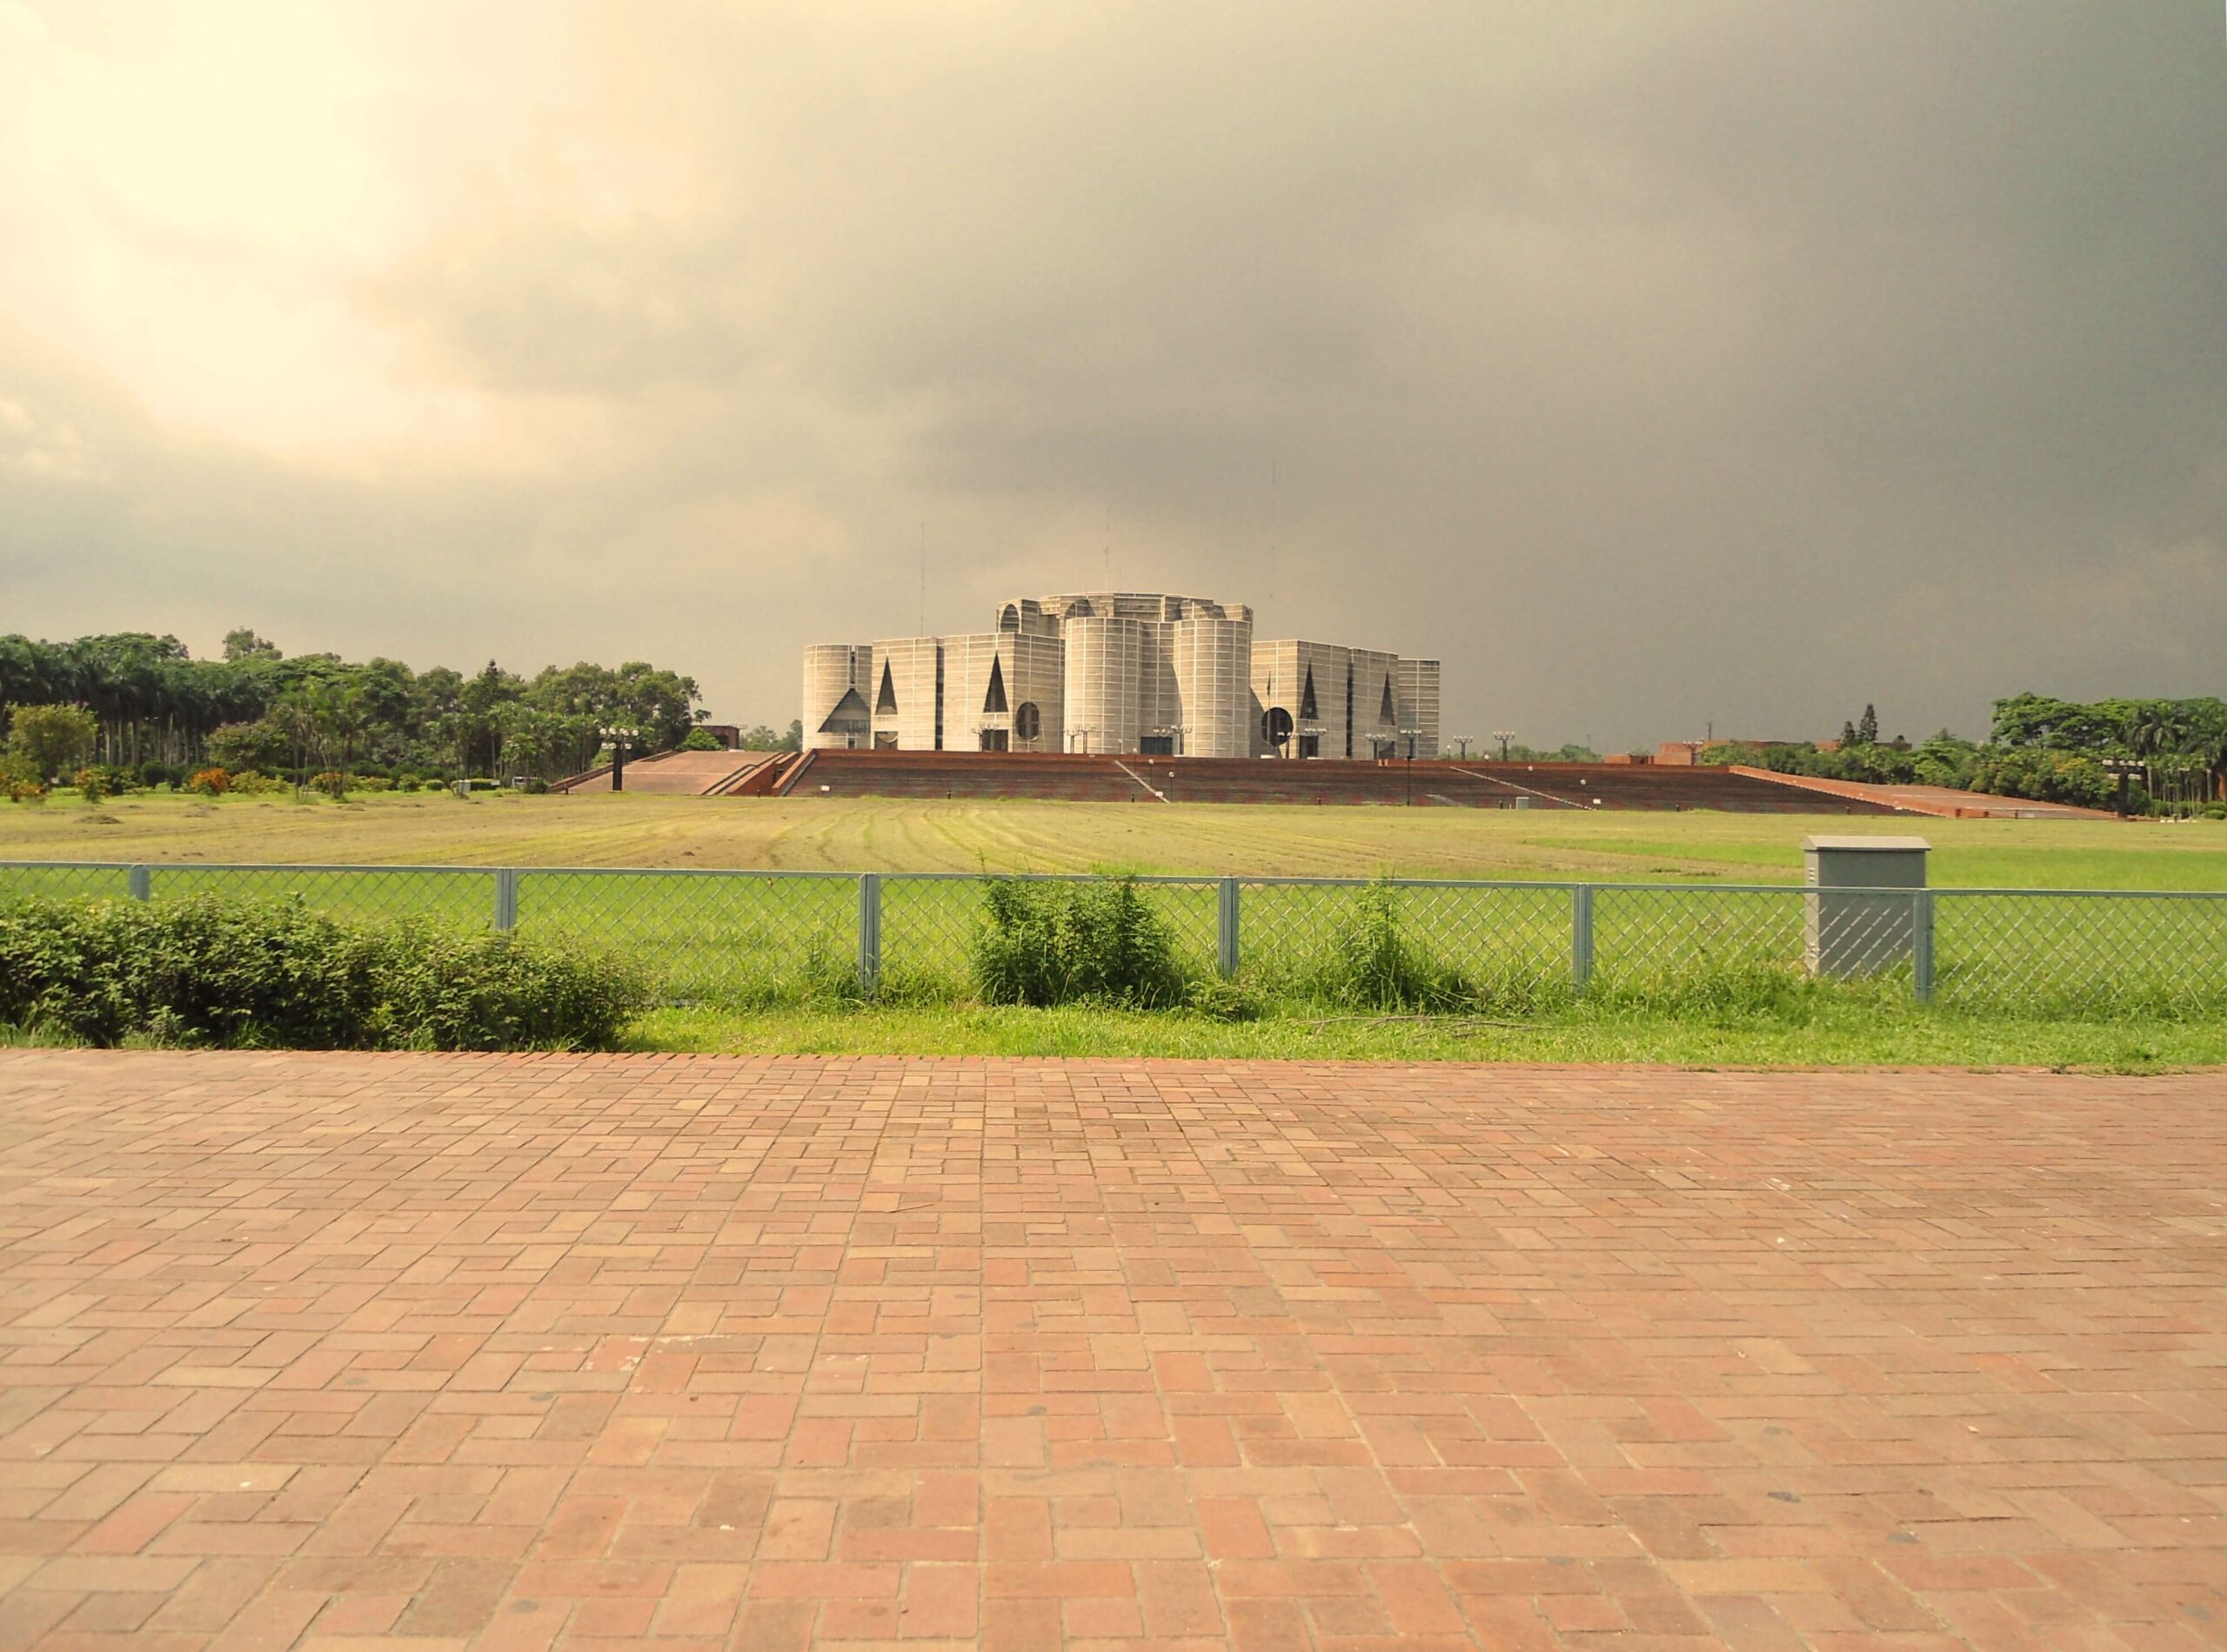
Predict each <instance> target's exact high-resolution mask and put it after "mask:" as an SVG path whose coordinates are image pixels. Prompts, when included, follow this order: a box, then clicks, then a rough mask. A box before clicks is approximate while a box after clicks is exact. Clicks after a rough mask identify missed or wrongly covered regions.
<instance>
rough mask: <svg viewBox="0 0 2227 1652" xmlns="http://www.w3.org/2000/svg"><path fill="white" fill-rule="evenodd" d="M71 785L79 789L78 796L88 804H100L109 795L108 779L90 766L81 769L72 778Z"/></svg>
mask: <svg viewBox="0 0 2227 1652" xmlns="http://www.w3.org/2000/svg"><path fill="white" fill-rule="evenodd" d="M70 785H72V786H76V787H77V795H78V796H79V797H81V798H83V799H85V801H86V802H88V803H98V802H99V801H100V800H101V799H103V798H104V797H106V796H107V795H108V794H109V792H108V782H107V779H106V777H104V775H103V774H102V773H101V772H100V771H99V770H98V769H97V768H93V767H90V766H87V767H85V768H82V769H79V770H78V771H77V773H76V774H75V775H74V776H72V777H71V779H70Z"/></svg>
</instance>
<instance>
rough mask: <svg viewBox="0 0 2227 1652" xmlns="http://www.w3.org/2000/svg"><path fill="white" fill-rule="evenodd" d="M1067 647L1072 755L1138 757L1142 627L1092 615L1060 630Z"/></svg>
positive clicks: (1068, 715) (1102, 615) (1068, 624)
mask: <svg viewBox="0 0 2227 1652" xmlns="http://www.w3.org/2000/svg"><path fill="white" fill-rule="evenodd" d="M1061 632H1062V634H1063V636H1064V637H1065V639H1066V641H1067V671H1066V677H1067V689H1066V692H1065V694H1064V695H1063V696H1062V698H1063V699H1065V701H1066V706H1065V712H1066V716H1067V750H1068V751H1070V752H1134V751H1135V750H1136V749H1137V698H1138V692H1139V687H1140V681H1141V679H1142V675H1143V670H1144V627H1143V624H1142V622H1141V621H1139V620H1135V619H1114V618H1112V617H1110V616H1107V615H1104V614H1093V615H1089V616H1087V617H1084V618H1080V619H1069V620H1068V621H1067V624H1066V625H1064V626H1063V627H1061Z"/></svg>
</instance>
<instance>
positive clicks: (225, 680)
mask: <svg viewBox="0 0 2227 1652" xmlns="http://www.w3.org/2000/svg"><path fill="white" fill-rule="evenodd" d="M701 699H702V696H701V694H700V692H699V690H698V688H697V685H696V679H694V678H692V677H687V676H683V675H681V674H680V673H679V672H673V671H669V670H665V669H663V668H660V667H659V666H655V665H649V664H647V663H645V662H644V661H640V660H632V661H629V662H627V663H626V664H625V665H620V666H619V667H618V668H617V669H615V670H614V669H612V668H609V667H606V666H603V665H591V664H588V663H586V662H585V661H584V662H582V663H580V664H578V665H565V666H557V665H551V666H548V667H546V668H545V669H544V670H542V671H540V672H537V673H536V674H535V675H533V676H532V677H526V676H524V675H522V674H520V673H518V672H512V671H505V670H504V669H503V668H502V667H501V666H500V665H497V664H496V663H495V662H494V661H492V660H490V661H489V662H488V663H487V665H485V668H483V669H482V670H480V671H478V672H474V673H472V674H471V675H466V674H465V673H464V672H458V671H456V670H453V669H451V667H449V666H445V665H436V666H432V667H431V668H430V669H428V670H425V671H422V672H417V671H412V670H411V668H410V667H409V666H408V665H405V664H403V663H402V662H401V661H400V660H396V659H378V658H374V659H368V660H363V661H351V660H346V659H342V658H341V657H340V656H339V655H338V654H330V653H325V654H297V655H293V656H291V657H289V656H287V655H285V654H283V653H281V652H279V651H278V649H277V648H276V647H274V646H272V645H271V644H270V643H269V642H267V641H265V640H264V639H262V638H261V637H258V636H257V635H256V634H255V633H254V632H251V631H246V630H239V631H234V632H231V633H230V634H229V635H227V636H226V637H225V639H224V657H223V658H222V659H194V658H193V657H192V655H191V652H189V651H188V650H187V648H186V646H185V645H184V644H183V643H181V642H180V641H178V639H177V638H175V637H171V636H161V637H157V636H154V635H152V634H150V633H148V632H119V633H116V634H113V635H108V636H96V637H79V638H77V639H74V640H72V641H69V642H43V641H34V640H33V639H30V638H28V637H23V636H5V637H0V719H9V720H10V721H13V720H17V719H19V718H20V716H21V713H22V712H23V710H24V709H26V708H32V707H47V706H79V707H83V708H84V712H85V713H87V714H89V715H90V719H91V725H90V730H89V731H88V733H89V736H90V743H91V747H92V749H91V750H90V752H88V753H86V754H85V755H86V758H87V759H88V760H90V761H91V762H94V763H97V764H100V765H103V766H106V767H108V768H110V769H112V770H115V771H119V772H122V774H124V776H125V777H127V778H128V779H131V780H134V781H136V782H137V783H140V784H145V785H152V784H160V783H164V782H168V783H171V784H177V783H180V782H182V781H183V780H184V779H185V778H186V776H187V775H188V774H189V773H191V772H192V771H194V770H196V769H199V768H203V767H204V766H213V767H217V768H223V769H225V770H228V771H232V772H239V771H243V770H250V769H252V770H255V771H257V772H260V773H263V774H266V775H271V776H283V777H289V778H292V779H297V780H298V779H304V778H306V777H307V776H309V775H311V774H313V773H320V772H340V773H344V774H358V775H370V774H375V775H384V776H388V777H396V778H399V777H405V776H409V777H417V778H421V779H432V778H436V777H438V778H442V779H471V778H474V777H486V778H489V779H496V780H501V781H507V780H509V779H512V778H517V777H523V778H525V779H536V780H550V779H558V778H560V777H562V776H564V775H566V774H572V773H577V772H579V771H580V770H582V769H585V768H590V767H592V766H594V765H595V764H596V763H597V762H598V761H599V759H600V757H601V755H602V753H603V752H604V750H605V746H607V745H608V744H609V743H610V742H609V740H608V739H607V738H606V736H605V730H607V729H614V728H619V729H627V730H631V731H632V732H633V737H632V739H630V740H629V741H628V749H629V751H630V752H632V753H647V752H662V751H669V750H671V749H672V748H673V747H675V746H679V745H680V744H681V743H682V742H683V741H685V740H686V739H688V738H689V736H690V734H691V732H692V731H694V730H695V729H696V728H697V726H699V724H700V723H702V722H703V721H704V720H705V719H706V716H707V715H708V713H706V712H705V711H704V710H703V709H702V706H701ZM45 720H46V721H52V720H53V719H45ZM33 722H34V723H35V724H38V725H39V726H41V728H42V730H43V727H44V725H43V723H42V722H41V720H40V719H33ZM41 738H42V739H48V738H50V735H49V734H48V733H46V732H42V736H41ZM18 744H19V745H20V744H21V742H18ZM40 778H42V779H44V778H52V777H50V776H43V777H40Z"/></svg>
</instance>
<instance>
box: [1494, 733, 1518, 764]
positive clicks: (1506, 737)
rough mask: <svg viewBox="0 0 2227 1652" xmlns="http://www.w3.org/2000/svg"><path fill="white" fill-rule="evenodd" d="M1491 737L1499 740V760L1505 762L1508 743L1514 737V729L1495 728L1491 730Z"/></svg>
mask: <svg viewBox="0 0 2227 1652" xmlns="http://www.w3.org/2000/svg"><path fill="white" fill-rule="evenodd" d="M1493 738H1494V739H1496V740H1498V741H1499V742H1500V760H1501V762H1503V763H1505V762H1507V761H1508V742H1509V741H1510V740H1512V739H1515V730H1514V729H1512V728H1496V729H1495V730H1494V731H1493Z"/></svg>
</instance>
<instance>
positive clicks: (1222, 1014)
mask: <svg viewBox="0 0 2227 1652" xmlns="http://www.w3.org/2000/svg"><path fill="white" fill-rule="evenodd" d="M1183 1002H1184V1007H1186V1008H1187V1009H1188V1010H1189V1011H1190V1012H1191V1013H1193V1014H1194V1015H1197V1016H1200V1017H1202V1018H1204V1019H1205V1020H1209V1021H1256V1020H1260V1019H1261V1012H1262V1006H1261V1000H1260V999H1259V997H1258V996H1257V995H1256V994H1255V993H1254V992H1253V990H1252V989H1251V988H1250V987H1245V986H1242V985H1241V984H1239V983H1238V982H1236V981H1226V980H1222V979H1221V977H1220V976H1218V975H1209V976H1206V977H1203V978H1201V979H1200V980H1194V981H1193V982H1192V983H1191V985H1190V987H1189V989H1188V990H1187V991H1186V992H1185V993H1184V995H1183Z"/></svg>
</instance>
